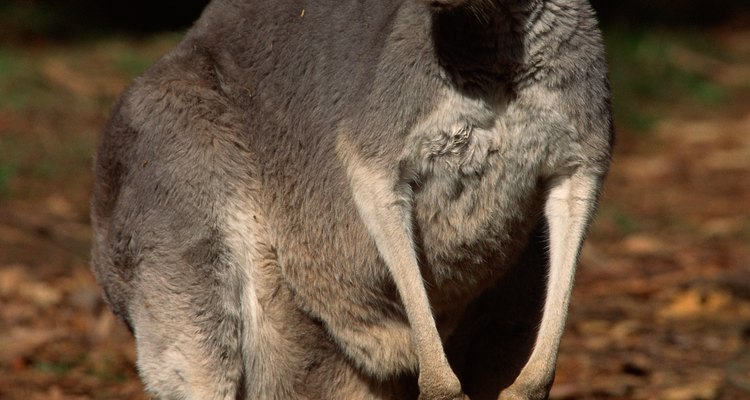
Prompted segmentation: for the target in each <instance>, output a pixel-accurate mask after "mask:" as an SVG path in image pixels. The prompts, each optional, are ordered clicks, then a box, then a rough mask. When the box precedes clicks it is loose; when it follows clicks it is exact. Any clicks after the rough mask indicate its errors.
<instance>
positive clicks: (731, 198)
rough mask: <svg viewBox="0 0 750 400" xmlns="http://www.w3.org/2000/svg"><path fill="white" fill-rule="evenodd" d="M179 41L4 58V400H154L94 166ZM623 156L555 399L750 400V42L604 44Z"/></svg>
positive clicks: (44, 47) (666, 38)
mask: <svg viewBox="0 0 750 400" xmlns="http://www.w3.org/2000/svg"><path fill="white" fill-rule="evenodd" d="M176 38H177V36H176V35H174V34H164V35H155V36H153V37H148V38H140V39H132V38H128V37H107V38H99V39H92V40H89V41H81V42H75V43H56V42H54V41H44V40H42V41H35V42H32V43H23V44H18V45H11V46H8V47H4V48H0V399H8V400H13V399H23V400H34V399H54V400H57V399H71V400H72V399H143V398H146V396H145V395H144V394H143V389H142V386H141V384H140V382H139V381H138V378H137V375H136V371H135V369H134V366H133V365H134V359H135V351H134V347H133V340H132V338H131V337H130V335H129V333H128V332H127V331H126V329H125V328H124V326H123V325H122V324H121V323H120V322H118V321H117V320H116V319H115V318H114V317H113V316H112V314H111V313H110V312H109V311H108V309H107V308H106V307H105V306H104V304H103V303H102V301H101V297H100V292H99V289H98V288H97V286H96V284H95V282H94V280H93V278H92V276H91V274H90V272H89V269H88V264H87V263H88V251H89V240H90V232H91V230H90V228H89V219H88V198H89V196H90V185H91V173H90V163H91V159H90V157H91V153H92V149H93V146H94V145H95V143H96V137H97V135H98V133H99V131H100V129H101V127H102V125H103V123H104V120H105V118H106V115H107V111H108V109H109V107H110V106H111V104H112V101H113V100H114V98H115V96H116V95H117V94H118V93H119V92H120V91H121V90H122V89H123V87H124V85H125V84H126V83H127V82H128V81H129V80H130V79H131V78H132V77H133V76H134V75H135V74H137V73H138V72H140V71H142V70H143V68H145V67H146V66H147V65H148V64H149V63H150V62H151V61H152V60H153V59H155V58H156V57H157V56H158V55H159V54H161V53H162V52H163V51H164V50H165V49H167V48H168V47H169V46H171V45H172V44H173V43H174V42H175V40H176ZM607 41H608V44H609V45H610V46H611V47H610V55H611V57H610V59H611V65H612V79H613V89H614V94H615V109H616V112H617V114H616V115H617V126H618V143H617V147H616V154H615V157H614V162H613V165H612V170H611V173H610V176H609V180H608V182H607V184H606V187H605V193H604V196H603V199H602V202H601V206H600V209H599V214H598V219H597V221H596V223H595V226H594V227H593V229H592V232H591V235H590V238H589V240H588V242H587V244H586V246H585V249H584V252H583V256H582V263H581V267H580V272H579V275H578V279H577V286H576V289H575V295H574V299H573V303H572V306H571V314H570V319H569V323H568V326H567V332H566V334H565V337H564V340H563V344H562V350H561V354H560V360H559V367H558V373H557V377H556V382H555V385H554V387H553V388H552V394H551V397H552V398H553V399H668V400H690V399H696V400H698V399H704V400H710V399H750V28H748V25H744V27H742V26H731V27H725V28H714V29H710V30H705V31H700V32H684V31H680V32H674V31H669V30H666V31H664V30H657V31H636V32H633V31H629V30H625V31H623V30H618V29H616V28H613V29H612V30H611V31H609V32H608V34H607Z"/></svg>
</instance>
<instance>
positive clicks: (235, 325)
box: [92, 0, 612, 400]
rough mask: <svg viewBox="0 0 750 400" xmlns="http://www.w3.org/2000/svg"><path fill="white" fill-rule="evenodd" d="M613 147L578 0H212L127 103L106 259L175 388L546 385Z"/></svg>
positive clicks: (125, 304)
mask: <svg viewBox="0 0 750 400" xmlns="http://www.w3.org/2000/svg"><path fill="white" fill-rule="evenodd" d="M611 145H612V122H611V118H610V105H609V88H608V83H607V77H606V64H605V61H604V54H603V49H602V45H601V38H600V34H599V32H598V29H597V28H596V21H595V18H594V16H593V12H592V11H591V9H590V6H589V5H588V4H587V2H586V1H585V0H465V1H460V0H458V1H456V0H441V1H430V0H424V1H422V0H381V1H362V0H351V1H346V2H342V1H333V0H316V1H307V0H303V1H300V0H214V1H213V2H212V3H211V4H210V5H209V6H208V7H207V9H206V10H205V11H204V13H203V15H202V16H201V18H200V19H199V20H198V21H197V22H196V24H195V26H194V27H193V28H192V29H191V30H190V31H189V32H188V34H187V35H186V36H185V38H184V40H183V41H182V42H181V43H180V44H179V45H178V46H177V47H176V48H174V49H173V50H172V51H171V52H169V53H168V54H167V55H166V56H164V57H163V58H162V59H161V60H160V61H159V62H157V63H156V65H154V66H153V67H152V68H151V69H149V70H148V71H147V72H146V73H145V74H143V76H141V77H139V78H138V79H137V80H136V81H135V82H134V83H133V84H132V85H131V86H130V88H129V89H128V90H127V91H126V93H125V94H124V95H123V96H122V98H121V99H120V101H119V102H118V104H117V105H116V106H115V110H114V112H113V114H112V117H111V118H110V121H109V123H108V125H107V128H106V130H105V134H104V137H103V139H102V141H101V144H100V146H99V148H98V151H97V156H96V163H95V171H96V185H95V191H94V199H93V207H92V208H93V209H92V219H93V225H94V246H93V270H94V272H95V274H96V276H97V279H98V280H99V282H100V284H101V285H102V287H103V288H104V291H105V295H106V298H107V301H108V303H109V304H110V306H111V307H112V309H113V311H114V312H115V313H116V314H117V315H118V316H119V317H120V318H122V319H123V320H124V321H125V322H126V323H127V324H128V326H129V327H130V328H131V329H132V330H133V332H134V336H135V338H136V344H137V347H138V368H139V371H140V374H141V376H142V378H143V381H144V383H145V385H146V388H147V390H148V391H149V392H150V393H152V394H154V395H155V396H157V397H158V398H164V399H240V398H246V399H293V398H305V399H344V398H346V399H370V398H375V399H408V398H413V397H416V396H417V392H418V391H419V392H421V395H420V398H422V399H425V400H431V399H442V398H462V397H463V393H467V394H469V395H470V396H471V397H472V398H473V399H481V398H488V399H489V398H496V397H498V396H500V398H503V399H515V398H544V397H546V395H547V392H548V390H549V386H550V385H551V380H552V376H553V373H554V365H555V362H556V361H555V358H556V353H557V346H558V345H559V336H560V335H561V333H562V326H563V324H564V321H565V314H566V311H567V304H568V301H569V295H570V288H571V285H572V276H573V273H574V271H575V261H576V259H577V255H578V251H579V250H580V245H581V241H582V240H583V236H584V233H585V229H586V227H587V225H588V223H589V221H590V218H591V214H592V212H593V205H594V204H595V202H596V198H597V197H598V192H599V188H600V185H601V181H602V179H603V177H604V175H605V173H606V171H607V168H608V165H609V159H610V151H611ZM547 225H549V229H547V228H546V227H547ZM548 232H551V233H552V234H553V235H552V237H549V236H550V235H549V234H548ZM548 243H549V247H550V248H551V249H552V252H551V253H550V254H548V253H547V252H546V251H545V248H546V247H547V244H548ZM548 264H550V266H549V271H550V274H551V276H553V277H557V278H555V281H554V282H553V281H550V282H549V284H548V285H547V284H545V282H544V280H545V278H544V276H545V274H546V271H547V269H548ZM545 287H548V289H547V290H549V293H551V295H550V296H551V297H550V299H548V300H549V301H547V303H549V304H546V305H545V295H544V292H545ZM420 293H421V294H420ZM420 296H422V297H420ZM543 307H544V312H542V311H541V309H542V308H543ZM540 324H541V326H542V330H541V331H540V332H538V333H537V329H536V327H537V326H539V325H540ZM532 350H533V351H532ZM527 360H528V361H527ZM448 362H450V366H449V365H448ZM524 366H525V368H524ZM417 376H418V379H417ZM459 380H460V383H459ZM511 383H513V384H512V385H510V384H511ZM509 385H510V387H508V386H509ZM505 387H508V389H506V390H503V388H505Z"/></svg>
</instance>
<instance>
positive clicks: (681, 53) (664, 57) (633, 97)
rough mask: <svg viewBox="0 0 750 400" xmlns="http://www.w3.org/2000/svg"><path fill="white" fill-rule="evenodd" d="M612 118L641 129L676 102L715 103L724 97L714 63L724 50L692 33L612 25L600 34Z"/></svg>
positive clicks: (693, 104) (650, 126)
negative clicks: (605, 55)
mask: <svg viewBox="0 0 750 400" xmlns="http://www.w3.org/2000/svg"><path fill="white" fill-rule="evenodd" d="M605 42H606V44H607V51H608V55H609V66H610V78H611V80H612V91H613V97H614V99H613V107H614V110H615V120H616V121H617V122H618V123H619V124H621V125H623V126H624V127H626V128H628V129H630V130H634V131H638V132H642V131H648V130H649V129H651V128H652V127H653V126H654V125H655V124H656V123H657V122H658V121H659V118H660V117H659V116H660V115H663V114H665V113H667V112H669V110H673V109H675V108H676V107H679V106H680V105H684V106H697V105H699V106H703V107H709V108H710V107H715V106H718V105H721V104H724V103H725V101H726V100H727V98H728V94H727V89H726V88H724V87H722V86H721V85H719V84H718V83H717V82H716V80H715V77H714V76H712V75H711V74H712V73H713V72H714V70H713V66H714V64H715V63H716V62H719V61H723V60H727V59H728V58H729V56H728V54H726V53H724V52H723V51H722V50H721V48H719V47H717V46H716V45H711V44H710V43H708V42H707V40H706V39H703V38H700V37H698V36H697V35H696V34H693V33H690V32H685V33H680V34H676V33H674V32H661V31H658V30H649V31H645V30H641V29H633V28H622V27H612V28H610V29H607V30H606V32H605Z"/></svg>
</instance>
